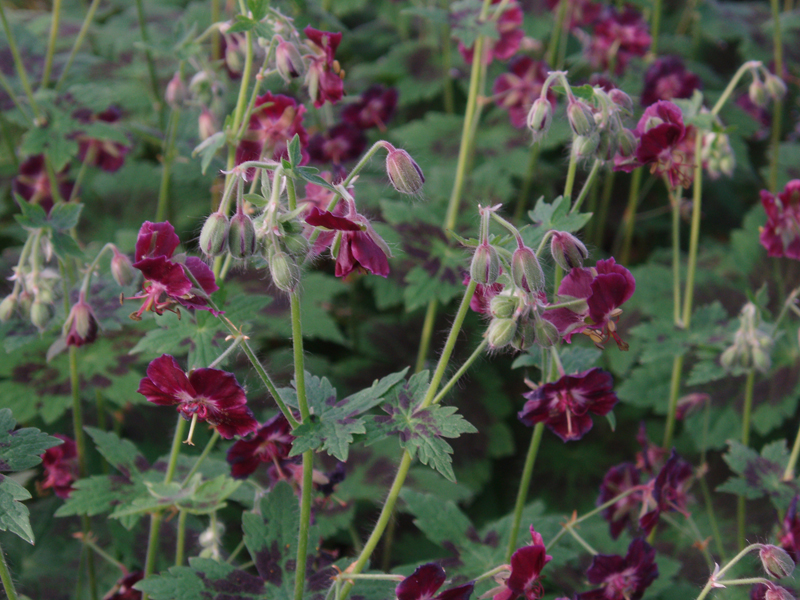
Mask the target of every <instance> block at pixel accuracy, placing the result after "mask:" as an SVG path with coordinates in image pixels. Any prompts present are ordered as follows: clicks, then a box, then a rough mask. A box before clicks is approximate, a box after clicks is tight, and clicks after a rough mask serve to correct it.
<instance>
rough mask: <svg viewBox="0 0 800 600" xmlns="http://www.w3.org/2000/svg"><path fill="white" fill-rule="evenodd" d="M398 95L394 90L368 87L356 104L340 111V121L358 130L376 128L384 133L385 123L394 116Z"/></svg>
mask: <svg viewBox="0 0 800 600" xmlns="http://www.w3.org/2000/svg"><path fill="white" fill-rule="evenodd" d="M398 96H399V93H398V91H397V89H396V88H392V87H390V88H387V87H386V86H383V85H380V84H377V85H373V86H371V87H369V88H368V89H367V90H366V91H365V92H364V93H363V94H361V98H359V100H358V102H354V103H352V104H348V105H347V106H345V107H344V109H343V110H342V120H343V121H344V122H345V123H349V124H350V125H353V126H354V127H358V128H359V129H370V128H372V127H377V128H378V129H380V130H381V131H386V123H388V122H389V120H390V119H391V118H392V116H393V115H394V111H395V108H396V107H397V98H398Z"/></svg>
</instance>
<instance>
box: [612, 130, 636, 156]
mask: <svg viewBox="0 0 800 600" xmlns="http://www.w3.org/2000/svg"><path fill="white" fill-rule="evenodd" d="M638 145H639V140H638V138H637V137H636V134H634V133H633V132H632V131H631V130H630V129H626V128H625V127H623V128H622V129H620V131H619V133H618V134H617V147H618V149H619V153H620V155H621V156H622V158H628V157H630V156H633V154H634V153H635V152H636V147H637V146H638Z"/></svg>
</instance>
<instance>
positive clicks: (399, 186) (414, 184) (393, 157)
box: [386, 148, 425, 196]
mask: <svg viewBox="0 0 800 600" xmlns="http://www.w3.org/2000/svg"><path fill="white" fill-rule="evenodd" d="M386 173H387V174H388V175H389V181H391V182H392V186H394V189H396V190H397V191H398V192H400V193H401V194H408V195H410V196H413V195H415V194H419V193H420V192H421V191H422V184H424V183H425V176H424V175H423V174H422V169H420V168H419V165H418V164H417V163H416V161H415V160H414V159H413V158H411V155H410V154H409V153H408V152H406V151H405V150H399V149H397V148H393V149H392V150H390V151H389V153H388V154H387V155H386Z"/></svg>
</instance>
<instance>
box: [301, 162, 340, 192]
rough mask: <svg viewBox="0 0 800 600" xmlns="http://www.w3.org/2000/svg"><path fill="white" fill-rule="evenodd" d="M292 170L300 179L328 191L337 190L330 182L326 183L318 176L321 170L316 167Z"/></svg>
mask: <svg viewBox="0 0 800 600" xmlns="http://www.w3.org/2000/svg"><path fill="white" fill-rule="evenodd" d="M292 170H293V171H294V173H295V174H296V175H297V176H298V177H300V179H302V180H304V181H307V182H308V183H313V184H315V185H318V186H320V187H323V188H325V189H326V190H328V191H331V192H336V188H335V187H333V186H332V185H331V184H330V182H328V181H325V180H324V179H323V178H322V177H320V176H319V175H318V174H317V173H319V169H317V168H315V167H295V168H294V169H292Z"/></svg>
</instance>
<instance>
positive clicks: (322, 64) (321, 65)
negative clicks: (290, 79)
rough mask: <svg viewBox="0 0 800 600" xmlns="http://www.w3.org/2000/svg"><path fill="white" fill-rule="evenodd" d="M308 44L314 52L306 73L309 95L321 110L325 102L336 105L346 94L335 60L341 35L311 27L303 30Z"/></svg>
mask: <svg viewBox="0 0 800 600" xmlns="http://www.w3.org/2000/svg"><path fill="white" fill-rule="evenodd" d="M303 33H305V34H306V37H307V38H308V40H307V43H308V45H309V46H310V47H311V49H312V50H313V54H312V55H311V62H310V63H309V65H308V71H306V86H308V93H309V95H310V96H311V99H312V100H313V101H314V106H315V107H316V108H319V107H320V106H322V105H323V104H325V102H330V103H331V104H336V103H337V102H338V101H339V100H341V99H342V95H343V94H344V82H343V81H342V78H341V76H340V73H341V69H340V67H339V61H337V60H335V59H334V55H335V54H336V49H337V48H338V47H339V44H340V43H341V41H342V34H341V33H330V32H328V31H319V30H318V29H314V28H313V27H311V26H310V25H309V26H308V27H306V28H305V29H304V30H303Z"/></svg>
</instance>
